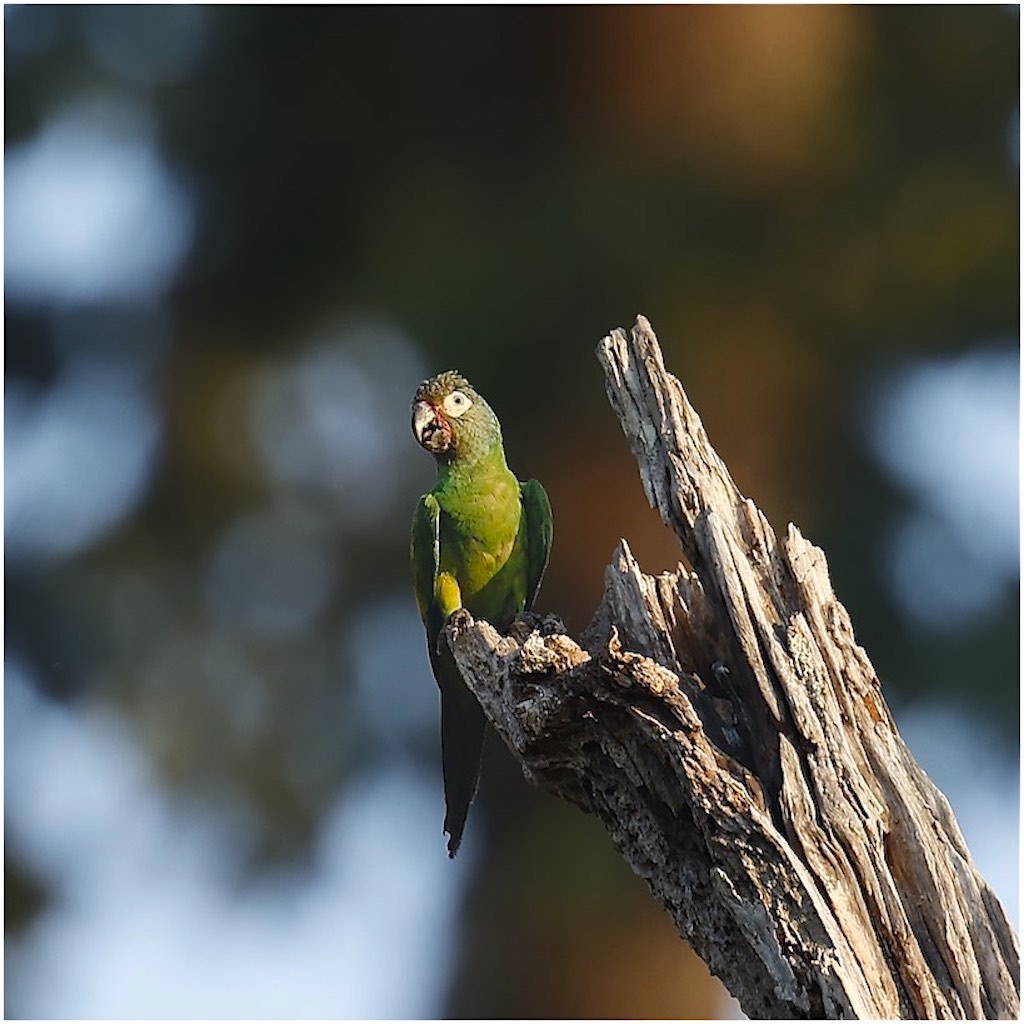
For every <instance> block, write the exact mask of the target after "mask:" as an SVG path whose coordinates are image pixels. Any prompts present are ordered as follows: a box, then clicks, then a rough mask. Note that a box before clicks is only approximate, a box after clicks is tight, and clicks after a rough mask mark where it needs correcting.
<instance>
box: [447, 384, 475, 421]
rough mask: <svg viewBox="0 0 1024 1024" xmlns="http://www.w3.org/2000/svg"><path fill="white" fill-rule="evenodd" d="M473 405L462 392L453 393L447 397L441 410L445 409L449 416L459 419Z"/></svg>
mask: <svg viewBox="0 0 1024 1024" xmlns="http://www.w3.org/2000/svg"><path fill="white" fill-rule="evenodd" d="M472 405H473V403H472V402H471V401H470V400H469V399H468V398H467V397H466V396H465V395H464V394H463V393H462V392H461V391H453V392H452V393H451V394H450V395H447V396H446V397H445V400H444V401H443V402H442V403H441V408H442V409H444V411H445V412H446V413H448V415H449V416H451V417H453V418H454V419H458V418H459V417H460V416H461V415H462V414H463V413H464V412H466V411H468V410H469V409H470V408H471V407H472Z"/></svg>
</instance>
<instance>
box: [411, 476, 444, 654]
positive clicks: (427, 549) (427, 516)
mask: <svg viewBox="0 0 1024 1024" xmlns="http://www.w3.org/2000/svg"><path fill="white" fill-rule="evenodd" d="M440 518H441V506H440V505H438V503H437V499H436V498H435V497H434V496H433V495H432V494H424V495H423V497H422V498H420V501H419V504H418V505H417V506H416V512H415V513H414V514H413V517H412V583H413V588H414V589H415V591H416V605H417V606H418V608H419V610H420V618H421V619H422V620H423V624H424V625H425V626H426V627H427V632H428V634H429V633H430V632H431V627H433V629H434V632H435V637H434V639H435V640H436V633H437V632H439V631H440V628H441V625H442V623H439V622H438V623H432V622H430V621H429V619H431V618H435V617H436V616H432V615H431V609H432V607H433V606H434V585H435V584H436V582H437V567H438V564H439V563H440V561H441V555H440V548H439V543H440V540H439V538H440V529H439V523H440Z"/></svg>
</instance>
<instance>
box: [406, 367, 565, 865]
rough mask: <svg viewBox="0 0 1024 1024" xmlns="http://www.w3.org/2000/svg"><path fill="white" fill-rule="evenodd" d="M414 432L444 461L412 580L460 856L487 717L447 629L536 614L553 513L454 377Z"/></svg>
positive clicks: (415, 418) (415, 528) (425, 514)
mask: <svg viewBox="0 0 1024 1024" xmlns="http://www.w3.org/2000/svg"><path fill="white" fill-rule="evenodd" d="M412 431H413V434H414V435H415V437H416V440H417V441H418V442H419V444H420V445H421V446H422V447H423V448H425V449H426V450H427V451H428V452H430V453H431V454H432V455H433V456H434V458H435V459H436V460H437V482H436V483H435V484H434V489H433V490H432V491H430V493H429V494H425V495H423V497H422V498H420V501H419V504H418V505H417V506H416V514H415V516H414V517H413V522H412V575H413V584H414V586H415V588H416V603H417V604H418V605H419V610H420V617H421V618H422V619H423V625H424V627H425V628H426V631H427V652H428V654H429V656H430V665H431V668H432V669H433V671H434V678H435V679H436V680H437V685H438V687H439V688H440V690H441V761H442V765H443V768H444V796H445V819H444V830H445V831H446V832H447V833H448V836H449V838H448V855H449V856H451V857H454V856H455V853H456V851H457V850H458V848H459V843H460V842H461V840H462V830H463V828H464V827H465V824H466V815H467V814H468V813H469V805H470V803H471V802H472V800H473V796H474V794H475V793H476V786H477V781H478V779H479V777H480V755H481V751H482V749H483V739H484V726H485V724H486V719H485V718H484V713H483V711H482V710H481V709H480V705H479V704H478V703H477V700H476V698H475V697H474V696H473V694H472V693H470V691H469V690H468V689H467V687H466V684H465V683H464V682H463V681H462V676H461V675H460V674H459V670H458V667H457V666H456V664H455V660H454V658H453V657H452V654H451V651H450V650H449V649H448V645H447V643H445V641H444V638H443V636H442V631H443V629H444V626H445V623H446V622H447V620H448V616H449V615H451V613H452V612H454V611H455V610H456V609H458V608H465V609H466V610H467V611H468V612H469V613H470V614H471V615H472V616H473V617H474V618H478V619H486V620H487V621H488V622H489V623H490V624H491V625H492V626H494V627H495V628H496V629H499V630H502V631H504V630H505V629H507V628H508V626H509V624H510V623H511V622H512V620H513V619H514V618H515V617H516V616H517V615H518V614H519V613H520V612H522V611H524V610H525V609H528V608H530V607H531V606H532V604H533V601H534V598H535V597H536V596H537V590H538V588H539V587H540V581H541V577H542V576H543V575H544V569H545V568H546V566H547V562H548V553H549V552H550V550H551V505H550V504H549V502H548V496H547V494H546V492H545V491H544V488H543V487H541V485H540V484H539V483H537V481H536V480H530V481H529V482H528V483H525V484H521V483H520V482H519V481H518V480H517V479H516V478H515V476H514V475H513V473H512V472H511V470H510V469H509V468H508V466H507V465H506V463H505V450H504V448H503V447H502V443H501V426H500V425H499V423H498V418H497V416H495V415H494V412H493V411H492V410H491V407H490V406H489V405H488V404H487V402H485V401H484V399H483V398H482V397H481V396H480V394H478V392H477V391H476V390H474V388H473V387H472V385H471V384H470V383H469V381H467V380H466V378H465V377H463V376H462V375H461V374H459V373H457V372H455V371H454V370H447V371H445V372H444V373H439V374H438V375H437V376H436V377H432V378H431V379H430V380H427V381H424V382H423V383H422V384H421V385H420V386H419V388H418V389H417V391H416V395H415V397H414V398H413V403H412Z"/></svg>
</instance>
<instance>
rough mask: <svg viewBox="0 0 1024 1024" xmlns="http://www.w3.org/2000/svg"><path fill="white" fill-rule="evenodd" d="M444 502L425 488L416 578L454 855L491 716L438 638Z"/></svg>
mask: <svg viewBox="0 0 1024 1024" xmlns="http://www.w3.org/2000/svg"><path fill="white" fill-rule="evenodd" d="M440 516H441V507H440V505H438V503H437V499H436V498H435V497H434V496H433V495H432V494H425V495H424V496H423V497H422V498H420V503H419V504H418V505H417V506H416V512H415V513H414V515H413V519H412V578H413V586H414V588H415V590H416V604H417V605H418V606H419V610H420V618H422V619H423V625H424V627H425V628H426V631H427V654H428V655H429V657H430V667H431V669H432V670H433V672H434V678H435V679H436V680H437V685H438V688H439V689H440V691H441V764H442V766H443V768H444V801H445V817H444V829H445V831H446V832H447V833H448V836H449V839H448V855H449V856H451V857H454V856H455V853H456V851H457V850H458V848H459V843H460V842H461V841H462V831H463V829H464V828H465V826H466V816H467V815H468V814H469V805H470V804H471V803H472V802H473V796H474V795H475V793H476V787H477V782H478V780H479V778H480V755H481V752H482V750H483V742H484V726H485V725H486V721H487V720H486V718H485V717H484V713H483V711H482V710H481V709H480V705H479V704H478V703H477V700H476V697H474V696H473V694H472V693H470V692H469V690H468V689H467V688H466V684H465V683H464V682H463V681H462V676H461V675H460V674H459V669H458V666H457V665H456V664H455V659H454V658H453V657H452V653H451V651H450V650H449V649H448V645H447V644H439V643H438V641H439V640H440V637H441V631H442V630H443V629H444V618H445V617H444V611H443V609H442V608H441V607H440V605H439V604H438V602H437V599H436V596H435V593H434V586H435V584H436V582H437V573H438V566H439V564H440V561H441V555H440V535H441V534H440Z"/></svg>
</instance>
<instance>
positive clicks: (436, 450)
mask: <svg viewBox="0 0 1024 1024" xmlns="http://www.w3.org/2000/svg"><path fill="white" fill-rule="evenodd" d="M412 432H413V435H414V436H415V438H416V441H417V442H418V443H419V445H420V447H422V448H425V449H426V450H427V451H428V452H430V453H431V454H433V455H443V454H444V453H445V452H446V451H448V449H449V448H451V446H452V428H451V424H450V423H449V422H448V421H447V420H446V419H445V418H444V417H443V416H442V415H441V413H440V412H439V411H438V409H437V408H436V407H435V406H433V405H431V404H430V402H424V401H419V402H413V404H412Z"/></svg>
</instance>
